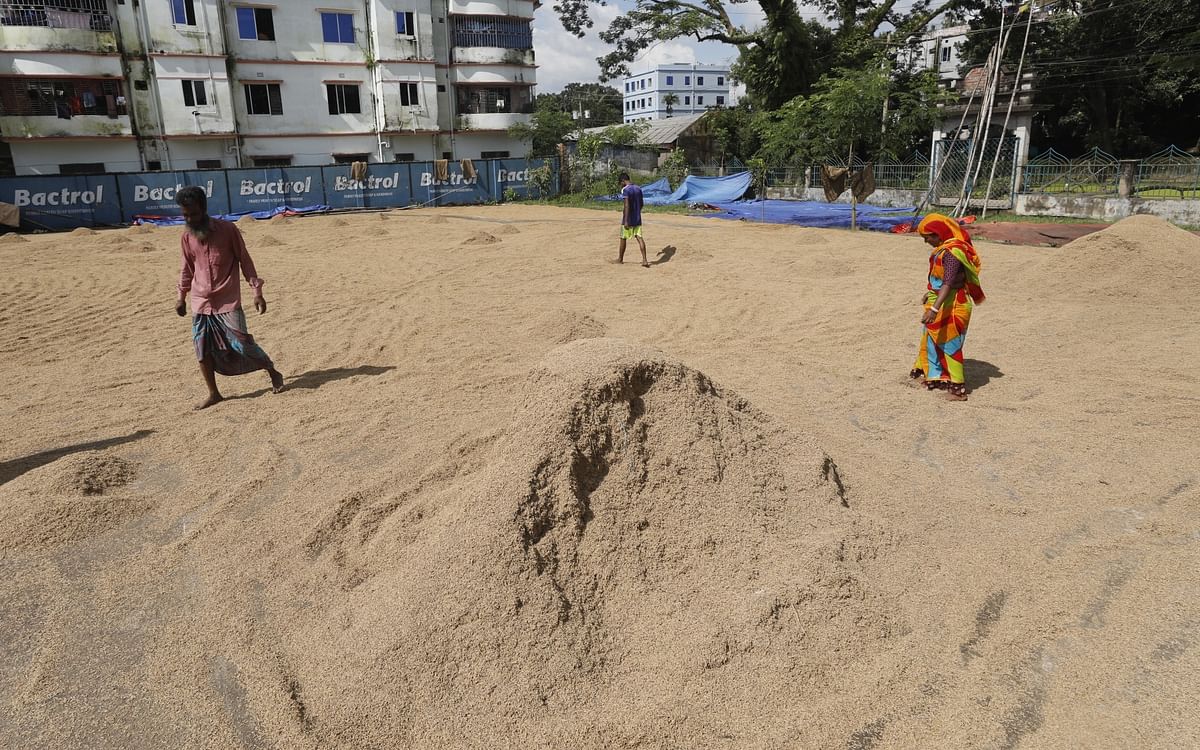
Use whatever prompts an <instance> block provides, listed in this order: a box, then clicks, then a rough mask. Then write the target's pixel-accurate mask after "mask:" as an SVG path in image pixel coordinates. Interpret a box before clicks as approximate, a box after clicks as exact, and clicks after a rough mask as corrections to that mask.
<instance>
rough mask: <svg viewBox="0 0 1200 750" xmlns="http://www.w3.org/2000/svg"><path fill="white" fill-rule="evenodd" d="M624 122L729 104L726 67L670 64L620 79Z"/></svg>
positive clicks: (686, 113)
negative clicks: (622, 91) (623, 88)
mask: <svg viewBox="0 0 1200 750" xmlns="http://www.w3.org/2000/svg"><path fill="white" fill-rule="evenodd" d="M624 85H625V90H624V97H625V102H624V115H625V122H636V121H638V120H661V119H663V118H666V117H671V116H673V115H691V114H696V113H699V112H703V111H705V110H706V109H708V108H709V107H725V106H729V105H731V104H733V102H732V101H730V98H729V86H730V80H729V68H728V67H723V66H720V65H699V64H697V63H671V64H669V65H659V66H658V67H655V68H652V69H650V70H647V71H645V72H643V73H637V74H634V75H631V76H629V77H627V78H626V79H625V81H624Z"/></svg>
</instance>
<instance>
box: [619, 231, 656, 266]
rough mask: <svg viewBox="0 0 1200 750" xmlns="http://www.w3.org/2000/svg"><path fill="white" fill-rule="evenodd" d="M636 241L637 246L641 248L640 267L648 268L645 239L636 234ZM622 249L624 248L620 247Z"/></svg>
mask: <svg viewBox="0 0 1200 750" xmlns="http://www.w3.org/2000/svg"><path fill="white" fill-rule="evenodd" d="M637 241H638V247H640V248H641V249H642V268H649V267H650V261H649V260H647V259H646V241H645V240H643V239H642V237H641V235H638V238H637ZM622 249H624V248H622ZM622 254H624V253H622Z"/></svg>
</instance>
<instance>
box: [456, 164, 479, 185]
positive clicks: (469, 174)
mask: <svg viewBox="0 0 1200 750" xmlns="http://www.w3.org/2000/svg"><path fill="white" fill-rule="evenodd" d="M458 166H459V167H460V168H462V173H463V177H466V178H467V179H468V180H473V179H475V178H476V177H477V176H478V175H477V174H476V172H475V165H474V164H472V163H471V160H470V159H463V160H462V161H460V162H459V163H458Z"/></svg>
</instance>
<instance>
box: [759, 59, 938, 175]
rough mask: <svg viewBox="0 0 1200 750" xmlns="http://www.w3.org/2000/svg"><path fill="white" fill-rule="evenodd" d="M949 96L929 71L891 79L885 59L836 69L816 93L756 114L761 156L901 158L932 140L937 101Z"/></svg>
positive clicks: (794, 161)
mask: <svg viewBox="0 0 1200 750" xmlns="http://www.w3.org/2000/svg"><path fill="white" fill-rule="evenodd" d="M946 99H947V94H946V92H944V91H942V90H941V89H940V88H939V87H938V85H937V80H936V78H935V77H934V76H933V75H932V74H929V73H921V74H916V75H907V76H896V77H892V76H890V75H889V74H888V72H887V69H886V68H885V67H884V64H883V63H882V61H876V62H874V63H873V64H871V65H868V66H866V67H863V68H857V69H848V70H846V69H843V70H836V71H833V72H832V73H829V74H827V75H825V76H822V77H821V80H820V81H818V82H817V84H816V86H815V87H814V91H813V93H812V95H810V96H807V97H804V96H798V97H796V98H794V99H792V100H791V101H789V102H787V103H786V104H784V105H783V106H782V107H780V108H779V109H778V110H776V111H774V112H764V113H759V114H758V115H757V116H756V117H755V118H754V121H753V127H754V129H755V131H756V132H757V133H758V136H759V138H760V139H761V143H762V146H761V148H760V149H759V151H758V156H760V157H762V158H763V159H765V160H766V161H767V162H768V163H769V164H771V165H772V166H785V165H794V166H799V165H804V164H811V163H813V162H816V161H830V160H833V159H839V160H845V159H846V158H848V157H849V155H850V151H851V148H853V150H854V154H855V155H856V156H858V157H859V158H863V159H874V158H878V157H879V156H882V155H887V156H891V157H894V158H900V157H903V156H904V155H906V154H908V153H911V152H912V151H913V149H915V148H917V147H919V146H920V144H921V143H922V142H923V141H924V140H925V139H926V138H928V134H929V131H930V130H931V129H932V127H933V126H934V124H935V123H936V122H937V120H938V112H937V107H936V105H937V104H938V103H940V102H944V101H946ZM885 100H886V101H887V103H888V107H887V116H886V118H885V116H884V102H885ZM885 125H886V127H885Z"/></svg>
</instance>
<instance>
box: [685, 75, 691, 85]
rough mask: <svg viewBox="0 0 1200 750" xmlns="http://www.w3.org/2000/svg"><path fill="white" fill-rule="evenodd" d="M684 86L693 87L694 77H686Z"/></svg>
mask: <svg viewBox="0 0 1200 750" xmlns="http://www.w3.org/2000/svg"><path fill="white" fill-rule="evenodd" d="M683 85H684V86H691V85H692V77H691V76H684V77H683Z"/></svg>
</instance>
